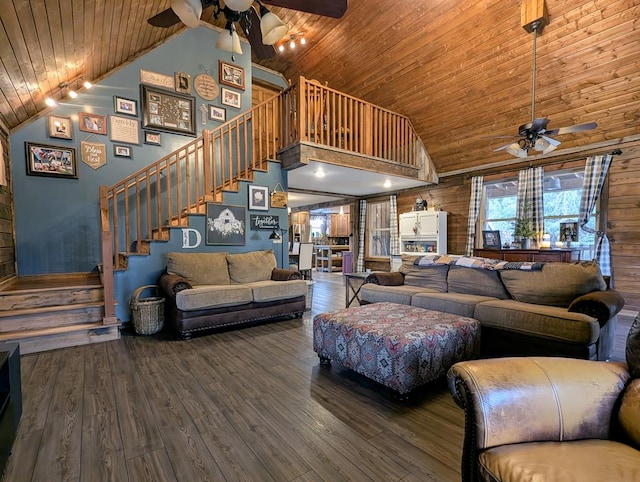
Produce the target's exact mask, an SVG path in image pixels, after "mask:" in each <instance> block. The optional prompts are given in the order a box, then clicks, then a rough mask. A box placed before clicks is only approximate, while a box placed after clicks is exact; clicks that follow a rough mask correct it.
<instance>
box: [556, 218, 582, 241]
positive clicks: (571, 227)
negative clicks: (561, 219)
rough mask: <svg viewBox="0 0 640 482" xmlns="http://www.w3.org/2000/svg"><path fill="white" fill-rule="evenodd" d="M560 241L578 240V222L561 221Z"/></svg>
mask: <svg viewBox="0 0 640 482" xmlns="http://www.w3.org/2000/svg"><path fill="white" fill-rule="evenodd" d="M560 241H562V242H563V243H576V242H578V223H577V222H569V223H560Z"/></svg>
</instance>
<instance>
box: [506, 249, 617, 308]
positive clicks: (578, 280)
mask: <svg viewBox="0 0 640 482" xmlns="http://www.w3.org/2000/svg"><path fill="white" fill-rule="evenodd" d="M499 273H500V278H501V279H502V282H503V283H504V285H505V287H506V288H507V291H508V292H509V294H510V295H511V297H512V298H513V299H514V300H517V301H522V302H525V303H535V304H538V305H551V306H562V307H564V308H566V307H568V306H569V305H570V304H571V302H572V301H573V300H574V299H575V298H577V297H578V296H581V295H584V294H586V293H590V292H592V291H596V290H605V289H606V287H607V285H606V283H605V281H604V278H603V277H602V274H601V273H600V267H599V266H598V264H597V263H595V262H591V261H589V262H585V263H545V264H544V266H543V267H542V270H540V271H522V270H504V271H499Z"/></svg>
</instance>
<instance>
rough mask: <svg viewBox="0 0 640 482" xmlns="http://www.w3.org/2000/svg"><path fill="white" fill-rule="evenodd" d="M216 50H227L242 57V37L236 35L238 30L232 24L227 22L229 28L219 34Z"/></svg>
mask: <svg viewBox="0 0 640 482" xmlns="http://www.w3.org/2000/svg"><path fill="white" fill-rule="evenodd" d="M216 48H217V49H220V50H226V51H227V52H231V53H234V54H238V55H242V46H241V45H240V37H239V36H238V34H237V33H236V29H235V27H234V25H233V23H231V22H227V27H226V28H225V29H224V30H223V31H222V32H220V33H219V34H218V40H217V41H216Z"/></svg>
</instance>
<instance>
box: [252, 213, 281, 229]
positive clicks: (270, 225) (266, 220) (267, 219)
mask: <svg viewBox="0 0 640 482" xmlns="http://www.w3.org/2000/svg"><path fill="white" fill-rule="evenodd" d="M249 219H250V220H251V225H250V226H251V229H252V230H256V229H270V230H273V229H278V228H279V227H280V218H279V217H278V216H271V215H265V214H251V215H250V216H249Z"/></svg>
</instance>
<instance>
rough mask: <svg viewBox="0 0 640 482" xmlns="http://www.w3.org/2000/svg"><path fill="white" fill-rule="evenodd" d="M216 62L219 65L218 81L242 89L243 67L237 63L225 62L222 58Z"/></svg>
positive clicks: (243, 87) (243, 86) (243, 85)
mask: <svg viewBox="0 0 640 482" xmlns="http://www.w3.org/2000/svg"><path fill="white" fill-rule="evenodd" d="M218 63H219V66H220V75H219V79H220V83H221V84H222V85H228V86H229V87H235V88H236V89H240V90H244V89H245V84H244V69H243V68H242V67H240V66H238V65H233V64H230V63H227V62H225V61H224V60H219V61H218Z"/></svg>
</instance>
